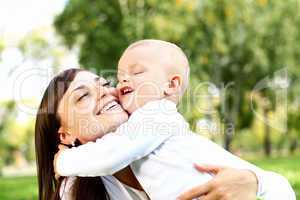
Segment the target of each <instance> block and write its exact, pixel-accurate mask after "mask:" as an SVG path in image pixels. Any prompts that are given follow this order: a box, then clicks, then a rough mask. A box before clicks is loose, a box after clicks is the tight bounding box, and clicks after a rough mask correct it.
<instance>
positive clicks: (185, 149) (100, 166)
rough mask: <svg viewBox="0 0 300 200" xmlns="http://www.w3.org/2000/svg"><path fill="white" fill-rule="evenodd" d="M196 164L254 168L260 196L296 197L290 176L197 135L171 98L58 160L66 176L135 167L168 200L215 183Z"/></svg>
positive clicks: (158, 199) (150, 189)
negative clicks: (264, 167)
mask: <svg viewBox="0 0 300 200" xmlns="http://www.w3.org/2000/svg"><path fill="white" fill-rule="evenodd" d="M194 163H200V164H213V165H222V166H228V167H233V168H237V169H249V170H252V171H253V172H254V173H255V174H256V175H257V177H258V180H259V191H258V197H262V198H263V199H265V200H274V199H275V200H276V199H278V200H279V199H285V200H294V199H295V194H294V192H293V190H292V189H291V186H290V185H289V183H288V182H287V181H286V179H285V178H283V177H282V176H280V175H278V174H275V173H267V172H265V171H263V170H261V169H259V168H258V167H256V166H254V165H252V164H250V163H248V162H246V161H244V160H242V159H240V158H238V157H236V156H234V155H233V154H231V153H229V152H227V151H226V150H224V149H223V148H221V147H220V146H218V145H217V144H215V143H213V142H212V141H210V140H208V139H206V138H204V137H201V136H199V135H196V134H194V133H192V132H191V131H190V130H189V126H188V124H187V123H186V121H185V120H184V118H183V117H182V116H181V115H180V114H179V113H178V112H177V109H176V105H175V104H174V103H173V102H171V101H168V100H165V99H163V100H159V101H153V102H149V103H147V104H146V105H145V106H143V107H142V108H139V109H138V110H137V111H135V112H134V113H133V114H132V115H131V116H130V118H129V120H128V121H127V122H126V123H124V124H122V125H121V126H120V127H119V128H118V129H117V131H116V132H114V133H111V134H107V135H106V136H104V137H102V138H101V139H98V140H97V141H96V142H89V143H87V144H85V145H81V146H80V147H77V148H72V149H67V150H65V151H64V152H62V154H60V156H59V157H58V159H57V163H56V164H57V169H56V170H57V172H58V173H59V174H60V175H63V176H105V175H112V174H114V173H115V172H117V171H119V170H120V169H122V168H124V167H125V166H127V165H129V164H130V166H131V169H132V171H133V173H134V174H135V176H136V178H137V179H138V181H139V182H140V184H141V185H142V186H143V188H144V190H145V191H146V193H147V194H148V195H149V197H150V198H151V199H154V200H165V199H176V197H177V196H178V195H180V194H181V193H182V192H184V191H186V190H187V189H190V188H192V187H194V186H198V185H200V184H203V183H206V182H207V181H209V180H211V179H212V176H211V175H210V174H207V173H200V172H198V171H196V170H195V169H194V167H193V164H194ZM279 185H280V190H278V186H279Z"/></svg>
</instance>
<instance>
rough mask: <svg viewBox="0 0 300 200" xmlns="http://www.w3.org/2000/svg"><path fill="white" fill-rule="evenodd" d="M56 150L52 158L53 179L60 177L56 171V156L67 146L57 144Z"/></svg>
mask: <svg viewBox="0 0 300 200" xmlns="http://www.w3.org/2000/svg"><path fill="white" fill-rule="evenodd" d="M58 149H59V150H58V152H57V153H56V154H55V155H54V160H53V167H54V173H55V179H56V180H58V179H59V177H60V175H59V174H58V173H57V171H56V161H57V158H58V156H59V154H61V152H63V151H64V150H65V149H68V147H67V146H65V145H62V144H60V145H58Z"/></svg>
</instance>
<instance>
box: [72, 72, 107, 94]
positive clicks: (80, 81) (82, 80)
mask: <svg viewBox="0 0 300 200" xmlns="http://www.w3.org/2000/svg"><path fill="white" fill-rule="evenodd" d="M96 81H99V82H100V83H101V82H103V83H104V82H106V80H105V79H104V78H103V77H99V76H98V75H96V74H94V73H92V72H88V71H81V72H79V73H78V74H77V75H76V76H75V78H74V80H73V81H72V83H71V84H70V87H69V88H70V89H71V90H73V89H75V88H77V87H80V86H82V85H89V84H94V83H95V82H96Z"/></svg>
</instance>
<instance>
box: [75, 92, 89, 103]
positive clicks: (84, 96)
mask: <svg viewBox="0 0 300 200" xmlns="http://www.w3.org/2000/svg"><path fill="white" fill-rule="evenodd" d="M88 95H89V93H88V92H86V93H84V94H83V95H81V96H80V97H79V98H78V99H77V102H80V101H81V100H83V99H84V98H86V97H87V96H88Z"/></svg>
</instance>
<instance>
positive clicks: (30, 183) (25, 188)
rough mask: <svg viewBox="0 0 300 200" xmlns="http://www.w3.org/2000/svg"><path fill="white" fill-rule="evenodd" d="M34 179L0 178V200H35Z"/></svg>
mask: <svg viewBox="0 0 300 200" xmlns="http://www.w3.org/2000/svg"><path fill="white" fill-rule="evenodd" d="M37 194H38V192H37V180H36V177H13V178H11V177H5V178H3V177H0V199H1V200H33V199H37Z"/></svg>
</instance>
